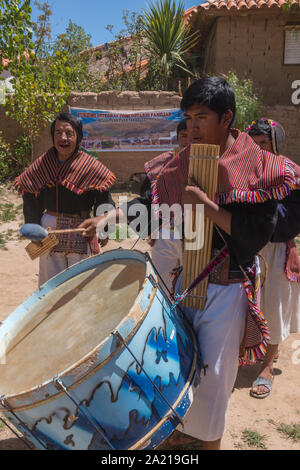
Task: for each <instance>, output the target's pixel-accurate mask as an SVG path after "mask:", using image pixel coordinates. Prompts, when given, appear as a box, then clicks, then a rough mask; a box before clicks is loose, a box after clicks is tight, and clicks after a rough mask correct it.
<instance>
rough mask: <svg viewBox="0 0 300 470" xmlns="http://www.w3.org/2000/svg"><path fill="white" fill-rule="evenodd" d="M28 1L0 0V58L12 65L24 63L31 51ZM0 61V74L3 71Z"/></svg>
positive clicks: (30, 22)
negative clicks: (27, 52) (28, 52)
mask: <svg viewBox="0 0 300 470" xmlns="http://www.w3.org/2000/svg"><path fill="white" fill-rule="evenodd" d="M30 15H31V8H30V0H0V58H1V59H5V61H8V63H9V64H10V65H9V66H10V67H11V65H12V64H16V63H18V62H25V60H26V55H24V53H25V54H26V51H30V50H31V49H32V21H31V16H30ZM4 66H5V65H4V64H3V63H2V60H0V73H1V72H2V71H3V69H4Z"/></svg>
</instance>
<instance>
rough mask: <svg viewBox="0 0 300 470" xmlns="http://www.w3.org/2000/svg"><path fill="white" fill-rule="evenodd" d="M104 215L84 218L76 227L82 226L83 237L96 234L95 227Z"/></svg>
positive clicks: (90, 236)
mask: <svg viewBox="0 0 300 470" xmlns="http://www.w3.org/2000/svg"><path fill="white" fill-rule="evenodd" d="M104 217H105V216H99V217H92V218H91V219H86V220H84V221H83V222H82V223H81V224H80V225H79V227H78V228H84V229H85V231H84V232H82V236H83V237H87V238H92V237H93V236H94V235H95V234H96V229H97V226H98V224H99V223H101V219H103V218H104Z"/></svg>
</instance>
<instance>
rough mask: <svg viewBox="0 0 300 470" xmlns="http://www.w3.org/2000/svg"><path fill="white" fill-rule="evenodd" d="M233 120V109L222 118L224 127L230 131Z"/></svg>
mask: <svg viewBox="0 0 300 470" xmlns="http://www.w3.org/2000/svg"><path fill="white" fill-rule="evenodd" d="M232 119H233V112H232V111H231V109H228V110H227V111H226V112H225V113H224V114H223V116H222V123H223V124H224V127H226V128H227V129H229V128H230V125H231V121H232Z"/></svg>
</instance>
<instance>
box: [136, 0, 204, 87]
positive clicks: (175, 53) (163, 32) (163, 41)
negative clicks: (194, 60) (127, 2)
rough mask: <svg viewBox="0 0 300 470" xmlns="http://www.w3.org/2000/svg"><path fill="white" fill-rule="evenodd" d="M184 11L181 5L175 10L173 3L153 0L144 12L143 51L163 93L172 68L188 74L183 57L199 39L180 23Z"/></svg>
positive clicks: (173, 0)
mask: <svg viewBox="0 0 300 470" xmlns="http://www.w3.org/2000/svg"><path fill="white" fill-rule="evenodd" d="M184 11H185V10H184V5H183V3H182V2H180V3H179V4H178V6H176V2H175V0H157V2H156V3H155V4H154V3H153V2H152V3H151V4H150V5H149V6H148V10H146V11H144V33H145V43H144V48H145V50H146V53H147V55H148V58H149V60H150V62H151V65H153V61H154V62H155V63H156V64H157V68H158V69H159V72H160V74H161V76H162V78H163V85H164V88H165V89H168V82H169V77H170V75H171V73H172V70H173V69H174V67H180V68H182V69H183V70H185V71H186V72H189V71H188V70H187V69H186V67H187V65H186V62H185V56H186V53H187V52H188V51H189V50H190V49H191V48H192V47H194V46H195V45H196V43H197V41H198V38H199V35H198V33H191V29H190V26H189V25H188V24H186V23H185V22H184V19H183V15H184Z"/></svg>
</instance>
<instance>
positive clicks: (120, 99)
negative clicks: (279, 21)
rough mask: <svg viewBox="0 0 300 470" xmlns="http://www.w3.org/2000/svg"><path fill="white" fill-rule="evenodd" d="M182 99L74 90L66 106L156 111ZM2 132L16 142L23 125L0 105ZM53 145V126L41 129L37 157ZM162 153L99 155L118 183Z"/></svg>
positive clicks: (166, 94)
mask: <svg viewBox="0 0 300 470" xmlns="http://www.w3.org/2000/svg"><path fill="white" fill-rule="evenodd" d="M180 101H181V98H180V96H179V95H178V93H177V92H152V91H143V92H127V91H126V92H122V93H118V92H114V91H105V92H102V93H98V94H97V93H71V94H70V96H69V98H68V100H67V106H65V107H64V109H63V110H67V109H68V106H71V107H77V108H86V109H103V110H128V111H131V110H133V111H134V110H141V111H144V110H151V109H153V110H156V109H173V108H179V107H180ZM0 131H3V134H4V137H5V138H6V139H7V140H8V141H9V142H10V143H14V141H15V139H16V137H18V136H19V135H20V134H21V133H22V129H21V128H20V126H19V125H18V124H17V123H15V122H14V121H13V120H11V119H9V118H7V116H6V115H5V112H4V110H3V108H2V107H0ZM51 145H52V142H51V138H50V127H48V128H44V129H42V130H41V133H40V135H39V137H38V139H37V141H36V143H35V149H34V153H35V157H38V156H39V155H41V154H42V153H43V152H45V151H46V150H47V149H48V148H49V147H50V146H51ZM159 153H160V152H159V151H156V152H151V151H145V152H105V153H102V154H101V155H100V159H101V161H102V162H103V163H104V165H106V166H107V167H108V168H109V169H110V170H111V171H113V172H114V173H115V174H116V176H117V178H118V182H119V183H123V182H126V181H128V179H129V178H130V177H131V176H132V175H133V174H135V173H142V172H144V163H145V162H146V161H148V160H151V159H152V158H154V157H155V156H156V155H158V154H159Z"/></svg>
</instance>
